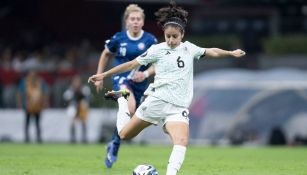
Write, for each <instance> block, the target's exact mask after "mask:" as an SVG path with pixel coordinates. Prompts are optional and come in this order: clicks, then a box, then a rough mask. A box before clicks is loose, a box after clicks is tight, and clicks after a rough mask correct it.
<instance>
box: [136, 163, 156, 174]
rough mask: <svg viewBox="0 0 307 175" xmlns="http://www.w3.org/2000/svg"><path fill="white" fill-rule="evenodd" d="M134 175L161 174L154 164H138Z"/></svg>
mask: <svg viewBox="0 0 307 175" xmlns="http://www.w3.org/2000/svg"><path fill="white" fill-rule="evenodd" d="M132 175H159V173H158V171H157V170H156V168H155V167H154V166H152V165H148V164H142V165H138V166H137V167H136V168H135V169H134V170H133V172H132Z"/></svg>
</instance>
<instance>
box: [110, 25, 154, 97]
mask: <svg viewBox="0 0 307 175" xmlns="http://www.w3.org/2000/svg"><path fill="white" fill-rule="evenodd" d="M156 43H157V39H156V38H155V37H154V36H153V35H152V34H150V33H148V32H145V31H141V35H140V36H139V37H138V38H132V37H131V36H130V35H129V33H128V31H124V32H118V33H116V34H115V35H114V36H113V37H112V38H111V39H109V40H107V41H106V45H105V46H106V48H108V49H109V51H110V52H112V53H113V54H114V56H115V58H114V59H115V60H114V62H113V66H114V67H115V66H118V65H120V64H123V63H126V62H128V61H131V60H133V59H135V58H136V57H138V56H139V55H141V54H143V53H144V52H145V51H146V50H147V49H148V48H149V47H150V46H151V45H153V44H156ZM147 68H148V66H141V67H140V68H139V69H138V70H139V71H144V70H146V69H147ZM130 73H131V72H130V71H129V72H124V73H120V74H115V75H113V76H112V80H113V88H114V90H118V89H119V86H120V84H126V85H128V86H129V88H130V90H132V91H133V93H134V94H135V95H136V96H139V95H138V94H140V95H142V94H143V93H144V91H145V90H146V88H147V86H148V82H147V80H144V81H143V82H141V83H134V82H132V81H129V74H130ZM136 98H137V97H136ZM136 100H137V101H138V99H136ZM137 103H138V102H137Z"/></svg>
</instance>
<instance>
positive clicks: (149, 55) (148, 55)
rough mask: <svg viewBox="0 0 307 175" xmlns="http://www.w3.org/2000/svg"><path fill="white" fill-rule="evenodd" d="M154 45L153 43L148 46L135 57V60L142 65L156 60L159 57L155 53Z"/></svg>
mask: <svg viewBox="0 0 307 175" xmlns="http://www.w3.org/2000/svg"><path fill="white" fill-rule="evenodd" d="M155 46H156V45H153V46H151V47H150V48H148V50H147V51H146V52H145V53H143V54H142V55H140V56H138V57H137V58H136V61H137V62H139V63H140V64H141V65H144V66H147V65H148V64H150V63H154V62H156V61H157V60H158V58H159V54H158V53H157V48H156V47H155Z"/></svg>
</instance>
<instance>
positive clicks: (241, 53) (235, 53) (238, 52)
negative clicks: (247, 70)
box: [231, 49, 246, 58]
mask: <svg viewBox="0 0 307 175" xmlns="http://www.w3.org/2000/svg"><path fill="white" fill-rule="evenodd" d="M245 54H246V53H245V52H244V51H243V50H241V49H237V50H234V51H231V55H232V56H234V57H236V58H239V57H242V56H244V55H245Z"/></svg>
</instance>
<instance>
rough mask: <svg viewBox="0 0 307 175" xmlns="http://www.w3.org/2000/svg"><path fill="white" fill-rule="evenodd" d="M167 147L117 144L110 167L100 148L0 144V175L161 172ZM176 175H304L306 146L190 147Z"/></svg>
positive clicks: (103, 174)
mask: <svg viewBox="0 0 307 175" xmlns="http://www.w3.org/2000/svg"><path fill="white" fill-rule="evenodd" d="M171 148H172V147H171V146H161V145H145V146H140V145H129V144H123V145H122V147H121V150H120V153H119V154H120V156H119V160H118V161H117V162H116V164H115V165H114V166H113V168H112V169H106V168H105V167H104V164H103V159H104V154H105V145H92V144H89V145H69V144H42V145H36V144H28V145H25V144H0V175H131V172H132V170H133V168H134V167H135V166H136V165H138V164H142V163H149V164H152V165H154V166H155V167H156V168H157V170H158V172H159V173H160V175H164V174H165V170H166V164H167V161H168V157H169V154H170V152H171ZM178 174H179V175H307V147H258V148H243V147H223V148H221V147H210V146H209V147H208V146H190V147H189V148H188V151H187V154H186V159H185V162H184V164H183V166H182V168H181V171H180V172H179V173H178Z"/></svg>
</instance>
